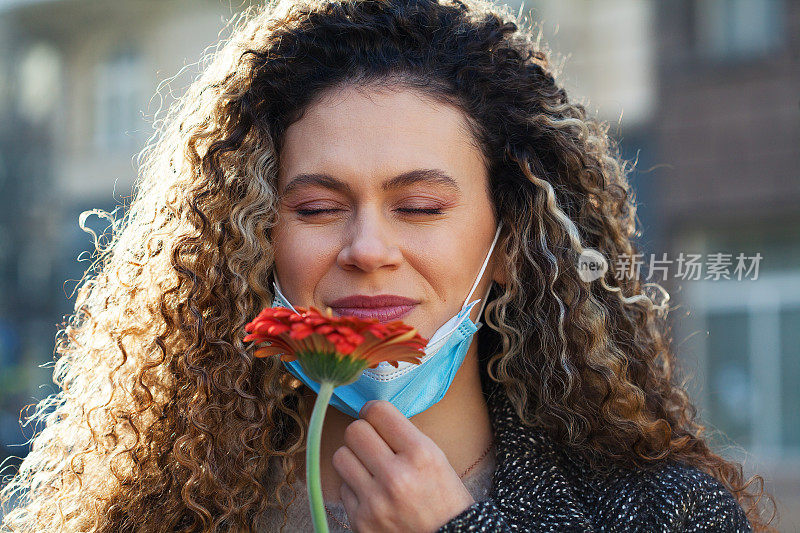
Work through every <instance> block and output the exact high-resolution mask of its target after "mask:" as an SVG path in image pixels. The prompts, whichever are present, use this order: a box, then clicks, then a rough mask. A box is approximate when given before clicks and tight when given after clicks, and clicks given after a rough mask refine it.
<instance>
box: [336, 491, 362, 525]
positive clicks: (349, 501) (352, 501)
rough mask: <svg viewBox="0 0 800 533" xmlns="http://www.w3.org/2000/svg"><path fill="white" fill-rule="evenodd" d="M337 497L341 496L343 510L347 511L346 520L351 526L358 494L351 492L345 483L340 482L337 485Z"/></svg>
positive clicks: (356, 506)
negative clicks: (339, 484)
mask: <svg viewBox="0 0 800 533" xmlns="http://www.w3.org/2000/svg"><path fill="white" fill-rule="evenodd" d="M339 497H341V498H342V503H343V504H344V510H345V511H347V521H348V522H350V527H351V528H352V527H353V519H354V518H355V516H356V511H357V510H358V496H356V494H355V493H354V492H353V489H351V488H350V487H348V486H347V483H342V485H341V486H340V487H339Z"/></svg>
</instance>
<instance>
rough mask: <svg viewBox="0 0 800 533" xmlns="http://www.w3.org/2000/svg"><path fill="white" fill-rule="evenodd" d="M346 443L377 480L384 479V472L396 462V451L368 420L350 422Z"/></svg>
mask: <svg viewBox="0 0 800 533" xmlns="http://www.w3.org/2000/svg"><path fill="white" fill-rule="evenodd" d="M344 442H345V444H347V446H348V448H350V450H351V451H352V452H353V453H355V455H356V457H358V460H359V461H361V464H363V465H364V466H365V467H366V468H367V470H369V472H370V474H372V475H373V476H375V477H377V478H382V476H383V472H384V470H385V469H386V467H387V466H388V465H389V464H391V462H392V461H393V460H394V456H395V454H394V451H393V450H392V449H391V448H390V447H389V445H388V444H387V443H386V441H384V440H383V437H381V436H380V435H379V434H378V432H377V431H376V430H375V428H374V427H372V424H370V422H369V421H368V420H365V419H359V420H355V421H353V422H350V424H348V425H347V427H346V428H345V430H344Z"/></svg>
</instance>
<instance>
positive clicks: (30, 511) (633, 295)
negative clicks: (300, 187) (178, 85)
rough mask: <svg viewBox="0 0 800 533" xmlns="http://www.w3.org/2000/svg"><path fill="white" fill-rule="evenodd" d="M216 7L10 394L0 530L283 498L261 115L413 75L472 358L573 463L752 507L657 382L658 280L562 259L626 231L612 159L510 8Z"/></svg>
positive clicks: (622, 188)
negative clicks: (683, 470) (449, 215)
mask: <svg viewBox="0 0 800 533" xmlns="http://www.w3.org/2000/svg"><path fill="white" fill-rule="evenodd" d="M229 24H230V27H231V29H232V32H231V34H230V35H229V36H228V37H226V38H223V39H221V40H220V45H219V46H218V47H216V48H214V49H211V50H209V51H208V53H207V54H205V56H204V59H203V61H201V63H202V65H201V66H202V72H201V74H200V75H199V76H198V77H197V78H196V79H195V80H194V82H193V83H192V85H191V86H190V87H189V89H188V90H187V91H186V93H185V94H184V95H183V96H182V97H181V98H179V99H178V100H177V101H176V102H175V103H174V104H173V105H171V106H170V107H169V108H168V110H167V112H166V114H165V116H164V117H163V119H161V120H158V121H156V125H155V126H156V127H155V133H154V134H153V136H152V137H151V139H150V141H149V142H148V143H147V146H146V147H145V149H144V150H143V151H142V152H141V154H140V157H141V160H140V161H141V164H140V168H139V177H138V179H137V182H136V191H135V195H134V197H133V200H132V202H131V204H130V206H129V209H128V210H127V212H126V213H125V215H124V216H122V217H120V219H119V220H114V221H113V225H112V237H111V239H110V241H109V243H108V244H107V245H106V246H101V245H100V244H97V254H96V258H97V259H96V261H95V263H94V264H93V265H92V267H90V269H89V270H88V271H87V274H88V275H85V276H84V279H83V280H81V284H80V285H79V289H78V294H77V297H76V302H75V310H74V313H73V314H71V315H70V316H68V317H67V319H66V320H65V321H64V322H63V323H62V324H61V327H60V328H59V333H58V336H57V339H56V340H57V342H56V353H57V355H58V357H57V360H56V363H55V366H54V374H53V379H54V381H55V382H56V384H58V385H59V386H60V390H59V392H58V393H57V394H54V395H51V396H50V397H48V398H46V399H45V400H42V401H41V402H39V403H38V404H37V405H36V409H35V411H34V413H33V414H32V415H31V416H30V418H29V421H34V422H43V428H42V429H41V431H39V432H38V433H37V434H36V435H35V436H34V437H33V438H32V439H31V450H30V453H29V454H28V455H27V457H26V458H25V459H24V461H23V462H22V464H21V466H20V469H19V472H18V473H17V474H16V475H15V476H14V477H13V479H11V480H10V482H9V483H8V485H7V486H6V487H5V488H4V489H3V491H2V497H3V500H4V501H6V502H7V501H11V500H13V501H15V502H16V505H15V506H14V507H13V508H12V509H10V510H9V511H8V513H7V514H6V516H5V518H4V522H3V526H4V527H3V529H4V530H6V531H35V530H36V531H38V530H48V531H56V530H69V531H78V530H80V531H88V530H90V531H114V532H124V531H134V530H135V531H165V530H169V531H227V530H232V529H233V530H242V529H244V530H253V529H255V528H256V524H257V522H258V518H259V516H260V515H261V513H263V512H265V511H266V510H268V509H270V508H274V509H280V510H282V512H283V516H284V524H285V523H286V516H287V514H286V507H287V506H288V503H287V502H286V500H287V496H288V497H291V498H292V499H293V496H294V490H293V489H292V487H291V484H292V483H294V482H295V480H296V479H297V478H296V470H297V465H296V464H295V462H294V460H293V458H294V457H295V456H296V455H297V454H298V453H300V452H302V451H303V450H304V447H305V432H306V430H307V418H306V416H305V414H306V413H308V410H309V406H308V405H307V401H304V397H303V395H302V393H301V391H300V388H299V384H300V382H299V381H298V380H296V379H294V378H293V377H292V376H291V375H290V374H289V373H288V372H287V371H286V370H285V369H284V368H283V367H282V365H281V364H280V361H278V359H277V358H266V359H261V358H255V357H254V356H253V354H252V353H251V352H252V350H251V348H252V347H250V346H246V345H245V343H244V342H243V341H242V339H243V337H244V326H245V324H246V323H247V322H249V321H250V320H251V319H252V318H253V317H254V316H255V315H256V314H257V313H258V312H259V311H260V310H261V309H263V307H265V306H268V305H271V302H272V297H273V295H272V293H271V290H270V288H269V284H268V281H267V280H268V279H269V277H270V275H271V273H272V268H273V264H274V261H273V259H274V255H273V254H274V250H273V246H272V244H271V242H270V230H271V228H272V227H273V226H275V224H276V223H277V205H276V204H277V191H276V176H277V165H278V155H279V154H280V151H281V143H282V141H283V138H284V133H285V131H286V129H287V127H288V126H289V125H290V124H292V123H293V122H294V121H296V120H298V119H299V118H300V116H302V114H303V111H304V110H305V109H306V108H308V106H309V105H310V104H311V103H313V102H314V101H315V99H317V98H319V97H320V95H321V94H322V92H323V91H325V90H327V89H331V88H335V87H341V86H354V87H363V86H374V87H383V88H398V87H399V88H406V89H415V90H417V91H421V92H424V93H425V94H427V95H430V96H433V97H435V98H437V99H438V100H439V101H441V102H443V103H448V104H452V105H456V106H458V108H460V109H461V110H463V112H464V114H465V116H466V117H467V118H468V120H469V127H470V130H471V133H472V134H473V135H474V140H475V142H476V143H477V144H478V145H479V146H480V148H481V151H482V153H483V154H484V155H485V158H486V162H487V165H488V166H487V168H488V169H489V180H490V187H491V197H492V201H493V205H494V209H495V214H496V216H497V217H498V220H502V221H503V223H504V224H503V226H504V231H503V233H502V234H501V237H500V240H499V241H498V249H499V251H500V252H501V253H502V254H503V255H504V258H503V259H504V263H505V264H506V265H507V268H508V278H507V283H504V284H503V285H502V286H494V287H493V292H492V295H493V298H492V299H491V301H490V302H489V303H488V304H487V306H486V316H485V323H486V325H487V326H488V328H485V329H484V331H482V332H481V337H480V340H481V346H485V347H488V348H487V349H486V350H485V353H483V354H482V355H481V364H482V365H483V367H482V371H483V372H485V373H487V374H488V375H489V376H490V377H491V379H492V380H493V381H494V382H496V383H498V384H500V385H501V386H502V387H503V388H504V390H505V392H506V394H507V396H508V398H509V399H510V400H511V402H512V403H513V405H514V406H515V409H516V411H517V413H518V415H519V416H520V418H521V419H522V421H523V422H524V423H525V424H530V425H537V426H541V427H544V428H547V430H548V432H549V433H550V434H551V435H552V437H553V438H554V439H556V440H557V442H558V443H559V444H560V445H562V446H565V447H570V448H571V449H574V450H575V451H577V452H579V453H580V456H581V457H583V458H585V459H586V460H587V461H589V462H590V463H591V464H592V465H594V467H595V468H597V469H602V468H604V467H607V466H608V465H610V464H618V465H625V466H628V467H631V466H632V467H635V468H648V467H649V466H650V465H655V464H656V463H658V462H659V461H665V460H677V461H682V462H684V463H687V464H689V465H693V466H696V467H698V468H700V469H701V470H703V471H704V472H706V473H708V474H710V475H712V476H714V477H715V478H716V479H718V480H720V481H721V482H722V483H723V484H724V485H725V486H726V487H727V488H728V489H729V490H730V491H731V492H732V493H733V494H734V495H735V497H736V498H737V500H738V501H739V502H740V504H741V505H742V507H743V508H744V509H745V510H746V513H747V516H748V519H749V520H750V522H751V523H752V524H753V526H754V527H755V529H756V530H768V528H769V524H770V522H771V520H772V518H774V513H773V516H772V517H770V519H769V520H768V521H765V520H764V518H763V515H764V514H765V513H764V512H763V511H764V509H762V507H763V503H764V502H762V496H763V495H764V494H765V493H764V487H763V485H764V481H763V478H761V476H753V477H752V478H751V479H750V480H748V481H747V482H746V483H745V482H744V480H743V473H742V466H741V465H740V464H737V463H733V462H729V461H727V460H725V459H724V458H722V457H721V456H719V455H716V454H715V453H713V452H712V450H711V449H710V448H709V446H708V445H707V443H706V441H705V439H704V436H703V432H704V430H705V427H704V426H703V425H701V423H700V422H699V421H698V420H696V417H697V415H696V409H695V407H694V406H693V405H692V403H691V401H690V399H689V397H688V396H687V393H686V392H685V390H684V389H683V388H682V386H681V385H680V384H678V383H677V378H676V376H677V372H676V370H677V360H676V356H675V353H674V349H673V348H672V347H671V339H670V338H669V335H670V332H669V328H668V326H667V322H666V314H667V307H666V299H665V300H663V301H662V302H660V303H658V302H655V301H654V300H655V298H654V297H653V296H652V295H651V296H648V294H647V291H648V290H649V289H648V286H647V285H648V284H644V283H642V281H641V280H640V279H638V277H637V276H634V275H632V274H631V275H626V276H620V275H619V273H614V272H612V270H611V269H609V270H608V271H607V272H606V273H605V274H604V275H603V276H602V277H601V278H600V279H599V280H596V281H594V282H587V281H584V280H583V279H582V278H581V276H580V275H579V272H578V270H577V269H576V268H575V265H576V264H577V263H578V258H579V256H580V254H581V253H582V252H583V251H584V250H586V249H594V250H596V251H598V252H600V253H601V254H602V255H603V257H605V258H607V259H608V262H609V263H610V264H612V265H616V264H617V262H618V261H617V260H618V258H619V257H620V256H622V255H628V256H632V254H634V253H636V247H635V245H634V243H633V242H632V238H633V236H634V234H635V231H636V228H635V223H636V219H635V199H634V195H633V193H632V191H631V189H630V187H629V185H628V181H627V173H628V172H629V171H630V168H632V167H630V166H629V164H628V162H627V161H624V160H623V159H622V158H621V157H620V155H619V150H618V148H617V146H616V145H615V143H614V142H613V140H612V139H611V138H610V137H609V135H608V133H607V130H608V127H607V125H606V124H604V123H602V122H600V121H598V120H597V119H595V118H593V117H589V116H587V112H586V110H585V108H584V107H583V106H582V105H580V104H578V103H574V102H572V101H570V99H569V97H568V96H567V93H566V92H565V90H564V89H563V88H562V87H561V86H560V85H559V84H558V83H557V81H556V79H555V70H554V68H553V66H552V64H551V63H552V62H551V60H549V59H548V57H550V54H549V51H547V50H546V49H545V48H544V47H543V45H541V43H540V39H538V38H536V36H535V35H534V34H535V32H534V31H533V28H532V27H528V26H526V25H525V24H524V23H523V21H520V20H518V17H514V16H513V15H512V14H511V13H510V12H509V8H507V7H506V6H499V5H495V4H492V3H490V2H489V1H486V0H341V1H338V0H337V1H325V0H308V1H301V2H295V1H290V0H277V1H274V2H270V3H268V4H266V5H260V6H253V7H251V8H248V9H246V10H245V11H243V12H242V13H241V14H240V15H239V16H238V17H234V18H233V19H232V20H231V21H230V23H229ZM615 274H616V275H615ZM629 274H630V273H629ZM656 288H658V287H657V286H656ZM653 294H654V295H655V294H656V293H653ZM662 294H664V293H663V292H662ZM487 330H488V331H487ZM274 473H277V474H279V478H280V482H279V483H278V484H277V486H267V485H268V484H267V483H266V482H265V480H267V479H271V476H272V474H274ZM755 480H758V481H759V482H760V490H759V491H758V492H756V491H755V490H753V489H750V485H751V484H752V483H753V481H755ZM286 489H288V490H289V494H288V495H287V494H286ZM767 496H768V499H770V500H772V498H771V496H769V495H768V494H767ZM289 503H291V500H290V501H289ZM773 506H774V501H773ZM154 509H158V512H153V511H154Z"/></svg>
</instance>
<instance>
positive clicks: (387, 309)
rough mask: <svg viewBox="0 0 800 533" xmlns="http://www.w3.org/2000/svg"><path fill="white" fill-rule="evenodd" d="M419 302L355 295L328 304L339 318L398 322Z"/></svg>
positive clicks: (389, 296) (385, 295) (390, 297)
mask: <svg viewBox="0 0 800 533" xmlns="http://www.w3.org/2000/svg"><path fill="white" fill-rule="evenodd" d="M419 303H420V302H419V300H414V299H412V298H405V297H403V296H397V295H394V294H380V295H378V296H366V295H362V294H356V295H352V296H346V297H344V298H339V299H337V300H334V301H332V302H330V304H329V305H330V307H331V309H333V310H334V311H336V313H337V314H338V315H339V316H346V315H352V316H355V317H357V318H377V319H378V321H379V322H388V321H390V320H399V319H400V318H401V317H403V316H405V315H406V314H408V313H409V312H410V311H411V310H412V309H414V307H415V306H416V305H417V304H419Z"/></svg>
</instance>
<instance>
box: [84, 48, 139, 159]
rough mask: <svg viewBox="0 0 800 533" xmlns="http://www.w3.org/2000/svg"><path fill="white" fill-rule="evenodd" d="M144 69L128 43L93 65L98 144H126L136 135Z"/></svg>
mask: <svg viewBox="0 0 800 533" xmlns="http://www.w3.org/2000/svg"><path fill="white" fill-rule="evenodd" d="M144 83H145V72H144V65H143V60H142V56H141V54H140V53H139V52H138V51H137V50H135V49H134V48H133V47H132V46H125V47H122V48H118V49H116V50H115V51H114V52H113V53H111V54H110V55H109V56H108V57H107V58H106V60H104V61H102V62H101V63H100V64H98V65H97V71H96V91H97V92H96V101H95V142H96V144H97V145H98V146H99V147H101V148H127V147H130V146H131V145H133V144H135V143H136V141H137V140H138V139H139V138H140V136H141V135H140V134H141V132H142V126H143V125H144V121H143V118H142V115H141V109H142V105H143V99H144Z"/></svg>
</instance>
